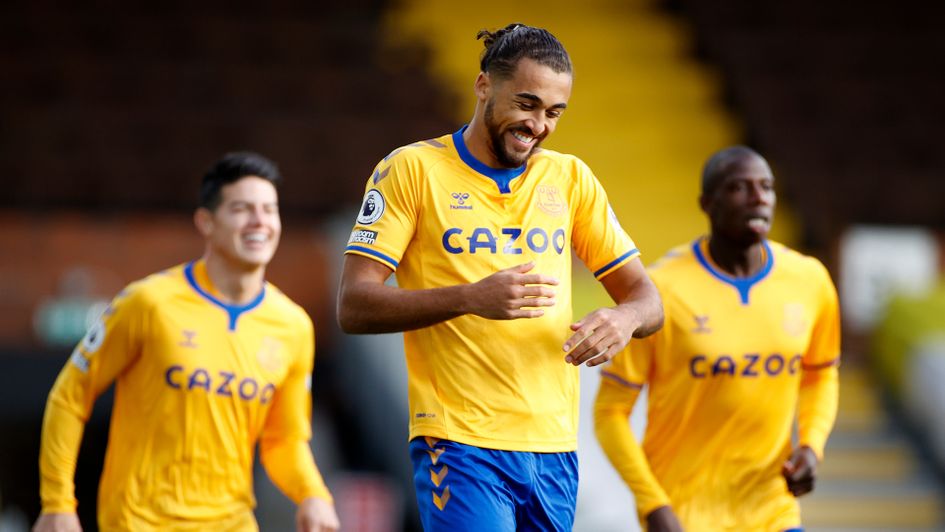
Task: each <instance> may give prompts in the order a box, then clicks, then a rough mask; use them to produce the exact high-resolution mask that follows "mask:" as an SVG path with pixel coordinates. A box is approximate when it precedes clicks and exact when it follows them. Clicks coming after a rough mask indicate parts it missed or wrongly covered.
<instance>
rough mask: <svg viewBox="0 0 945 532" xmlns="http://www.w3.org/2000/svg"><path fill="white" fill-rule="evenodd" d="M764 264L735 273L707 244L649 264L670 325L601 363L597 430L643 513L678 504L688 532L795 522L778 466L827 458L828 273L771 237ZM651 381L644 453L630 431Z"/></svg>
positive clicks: (832, 322) (830, 391) (830, 409)
mask: <svg viewBox="0 0 945 532" xmlns="http://www.w3.org/2000/svg"><path fill="white" fill-rule="evenodd" d="M764 246H765V247H764V249H765V256H766V261H765V265H764V267H763V268H762V269H761V270H760V271H759V272H758V273H757V274H756V275H754V276H752V277H749V278H733V277H731V276H729V275H727V274H726V273H724V272H722V271H721V270H720V269H719V268H718V267H717V266H715V265H714V264H713V263H712V261H711V258H710V257H709V254H708V249H707V245H706V240H705V239H700V240H697V241H696V242H695V243H693V244H691V245H689V246H683V247H680V248H677V249H675V250H673V251H671V252H670V253H669V254H668V255H667V256H666V257H664V258H662V259H661V260H660V261H658V262H657V263H656V264H655V265H653V266H652V267H651V268H650V275H651V278H652V279H653V281H654V282H655V283H656V285H657V287H658V288H659V290H660V294H661V296H662V298H663V307H664V314H665V323H664V325H663V328H662V330H660V331H659V332H657V333H656V334H654V335H652V336H650V337H647V338H644V339H634V340H631V342H630V345H629V346H628V348H627V349H626V350H625V351H623V352H622V353H620V354H619V355H618V356H617V357H615V358H614V359H613V360H612V361H611V363H610V364H609V365H608V366H605V369H603V370H602V374H601V375H602V379H601V381H602V382H601V388H600V391H599V394H598V397H597V400H596V402H595V428H596V431H597V435H598V439H599V440H600V442H601V445H602V447H603V448H604V450H605V452H606V453H607V455H608V457H609V458H610V460H611V462H612V463H614V465H615V467H616V468H617V470H618V472H619V473H620V474H621V476H622V477H623V479H624V480H625V481H626V482H627V484H628V485H629V486H630V488H631V489H632V490H633V492H634V495H635V497H636V500H637V506H638V512H639V514H640V517H641V519H643V518H645V516H646V515H647V514H648V513H650V512H651V511H652V510H654V509H656V508H658V507H660V506H663V505H666V504H671V505H672V507H673V509H674V511H675V512H676V514H677V515H678V516H679V518H680V520H681V522H682V524H683V527H684V528H685V529H686V530H689V531H710V530H711V531H720V530H731V531H735V530H738V531H748V530H759V531H760V530H766V531H770V530H783V529H789V528H792V527H798V526H800V515H799V510H798V505H797V502H796V500H795V498H794V497H793V496H792V495H791V494H790V492H788V490H787V485H786V482H785V480H784V478H783V476H782V473H781V468H782V464H783V463H784V461H785V460H786V459H787V457H788V456H789V454H790V453H791V450H792V444H791V437H792V426H793V423H794V420H795V416H796V417H797V420H798V428H799V434H798V436H799V445H808V446H810V447H811V448H812V449H813V450H814V451H815V453H816V454H817V455H818V456H819V457H821V456H823V449H824V445H825V443H826V440H827V436H828V434H829V432H830V429H831V427H832V425H833V421H834V419H835V417H836V411H837V393H838V387H837V365H838V363H839V356H840V318H839V311H838V304H837V295H836V290H835V289H834V286H833V283H832V281H831V280H830V276H829V273H828V272H827V270H826V269H825V268H824V267H823V265H822V264H821V263H820V262H819V261H817V260H816V259H814V258H812V257H807V256H804V255H801V254H799V253H797V252H795V251H793V250H791V249H789V248H786V247H785V246H783V245H780V244H778V243H775V242H766V243H765V245H764ZM644 384H647V385H648V390H649V392H648V393H649V395H648V420H647V427H646V432H645V436H644V441H643V445H642V449H641V448H640V446H639V444H638V443H637V442H636V441H635V439H634V438H633V435H632V433H631V432H630V430H629V428H628V427H627V416H628V415H629V413H630V410H631V409H632V407H633V403H634V401H635V400H636V397H637V394H638V393H639V390H640V389H641V388H642V387H643V385H644Z"/></svg>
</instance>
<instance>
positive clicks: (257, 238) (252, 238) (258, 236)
mask: <svg viewBox="0 0 945 532" xmlns="http://www.w3.org/2000/svg"><path fill="white" fill-rule="evenodd" d="M243 239H244V240H247V241H249V242H265V241H266V235H264V234H262V233H251V234H248V235H246V236H244V237H243Z"/></svg>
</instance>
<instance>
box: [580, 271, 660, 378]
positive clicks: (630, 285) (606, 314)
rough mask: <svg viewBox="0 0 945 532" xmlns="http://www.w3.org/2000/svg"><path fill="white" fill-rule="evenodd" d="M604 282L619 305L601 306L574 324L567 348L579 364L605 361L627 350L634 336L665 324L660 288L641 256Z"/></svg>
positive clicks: (655, 329) (650, 332) (592, 364)
mask: <svg viewBox="0 0 945 532" xmlns="http://www.w3.org/2000/svg"><path fill="white" fill-rule="evenodd" d="M601 284H603V285H604V288H605V289H607V293H608V294H610V297H611V298H613V300H614V302H616V303H617V305H616V306H614V307H605V308H600V309H597V310H595V311H593V312H591V313H590V314H588V315H587V316H585V317H584V318H582V319H581V320H580V321H578V322H576V323H574V324H572V325H571V330H572V331H574V334H573V335H571V337H570V338H568V340H567V341H566V342H565V343H564V351H565V352H567V353H568V354H567V356H566V357H565V361H566V362H568V363H570V364H573V365H575V366H579V365H581V364H583V363H585V362H587V365H588V366H597V365H599V364H603V363H604V362H607V361H608V360H610V359H611V358H613V357H614V356H616V355H617V353H619V352H620V351H621V350H623V348H624V347H626V345H627V342H629V341H630V338H631V336H632V337H635V338H643V337H645V336H649V335H650V334H653V333H654V332H656V331H658V330H659V328H660V327H662V325H663V304H662V301H661V300H660V295H659V291H658V290H657V289H656V285H654V284H653V281H651V280H650V277H649V275H647V273H646V269H645V268H644V267H643V264H642V263H641V262H640V260H639V259H634V260H631V261H630V262H628V263H626V264H624V265H623V266H621V267H620V268H618V269H617V270H614V271H613V272H612V273H610V274H608V275H607V276H606V277H604V278H603V279H601Z"/></svg>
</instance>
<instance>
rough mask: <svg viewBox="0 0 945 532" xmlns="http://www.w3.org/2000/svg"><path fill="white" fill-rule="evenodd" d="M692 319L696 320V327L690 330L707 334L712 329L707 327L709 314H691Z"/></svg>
mask: <svg viewBox="0 0 945 532" xmlns="http://www.w3.org/2000/svg"><path fill="white" fill-rule="evenodd" d="M692 317H693V319H695V320H696V328H695V329H693V330H692V332H694V333H697V334H709V333H710V332H712V329H710V328H709V327H708V323H709V316H697V315H693V316H692Z"/></svg>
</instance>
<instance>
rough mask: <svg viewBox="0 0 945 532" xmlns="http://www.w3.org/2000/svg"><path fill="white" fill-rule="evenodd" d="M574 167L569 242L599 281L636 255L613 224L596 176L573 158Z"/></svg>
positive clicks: (617, 225) (604, 195)
mask: <svg viewBox="0 0 945 532" xmlns="http://www.w3.org/2000/svg"><path fill="white" fill-rule="evenodd" d="M574 164H575V168H574V172H575V178H576V179H577V191H576V192H577V194H576V197H575V198H574V201H575V202H576V204H575V206H574V218H573V219H574V226H573V228H572V232H571V242H572V244H573V246H574V251H575V253H577V256H578V257H579V258H580V259H581V260H582V261H583V262H584V264H586V265H587V267H588V269H590V270H591V272H593V273H594V277H595V278H597V279H598V280H599V279H601V278H603V277H604V276H606V275H607V274H609V273H611V272H613V271H614V270H616V269H617V268H619V267H620V266H623V265H624V264H626V263H627V262H630V261H631V260H633V259H634V258H636V257H638V256H639V254H640V252H639V250H637V247H636V244H634V243H633V240H632V239H631V238H630V236H629V235H627V233H626V232H625V231H624V230H623V228H622V227H621V226H620V222H618V221H617V216H616V215H615V214H614V211H613V209H611V208H610V203H608V201H607V193H606V192H605V191H604V187H603V186H602V185H601V184H600V182H599V181H598V180H597V177H595V176H594V174H593V173H592V172H591V169H590V168H588V167H587V165H586V164H584V163H583V162H582V161H581V160H579V159H576V160H575V162H574Z"/></svg>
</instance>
